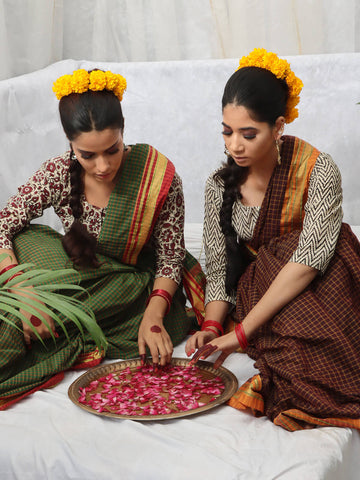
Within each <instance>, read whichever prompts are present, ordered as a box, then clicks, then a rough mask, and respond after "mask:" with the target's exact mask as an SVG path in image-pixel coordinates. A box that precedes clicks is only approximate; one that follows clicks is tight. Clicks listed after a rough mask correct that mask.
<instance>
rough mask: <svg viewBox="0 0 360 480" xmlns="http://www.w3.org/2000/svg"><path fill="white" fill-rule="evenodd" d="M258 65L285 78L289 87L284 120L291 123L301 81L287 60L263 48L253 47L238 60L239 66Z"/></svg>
mask: <svg viewBox="0 0 360 480" xmlns="http://www.w3.org/2000/svg"><path fill="white" fill-rule="evenodd" d="M244 67H259V68H264V69H265V70H269V71H270V72H271V73H273V74H274V75H275V76H276V78H279V79H282V80H285V82H286V84H287V86H288V88H289V97H288V100H287V104H286V113H285V122H286V123H291V122H292V121H293V120H295V118H297V117H298V115H299V113H298V109H297V108H295V106H296V105H297V104H298V103H299V101H300V97H299V95H300V92H301V89H302V87H303V82H302V81H301V80H300V78H298V77H297V76H296V75H295V74H294V72H293V71H292V70H291V67H290V64H289V62H288V61H287V60H284V59H282V58H279V57H278V56H277V55H276V53H273V52H268V51H267V50H266V49H265V48H255V49H254V50H253V51H252V52H251V53H249V55H247V56H244V57H242V58H241V59H240V61H239V67H238V68H237V70H239V69H240V68H244Z"/></svg>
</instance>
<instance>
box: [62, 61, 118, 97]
mask: <svg viewBox="0 0 360 480" xmlns="http://www.w3.org/2000/svg"><path fill="white" fill-rule="evenodd" d="M125 89H126V80H125V78H124V77H123V76H122V75H119V74H117V73H112V72H110V71H106V72H103V71H102V70H92V71H91V72H90V73H89V72H87V71H86V70H84V69H83V68H80V69H78V70H75V71H74V72H73V73H72V75H62V76H61V77H59V78H58V79H57V80H56V81H55V82H54V84H53V91H54V92H55V95H56V98H57V99H58V100H60V99H61V98H62V97H65V96H67V95H70V94H71V93H84V92H87V91H88V90H92V91H102V90H109V91H110V92H113V93H114V95H116V96H117V97H118V99H119V100H120V101H121V100H122V97H123V93H124V91H125Z"/></svg>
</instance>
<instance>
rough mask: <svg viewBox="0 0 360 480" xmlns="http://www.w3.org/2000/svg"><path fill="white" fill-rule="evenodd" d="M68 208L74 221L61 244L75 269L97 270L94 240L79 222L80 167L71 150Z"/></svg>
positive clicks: (82, 190) (81, 180)
mask: <svg viewBox="0 0 360 480" xmlns="http://www.w3.org/2000/svg"><path fill="white" fill-rule="evenodd" d="M69 172H70V184H71V190H70V201H69V204H70V208H71V210H72V214H73V216H74V221H73V223H72V225H71V228H70V230H69V231H68V232H67V233H66V234H65V235H64V236H63V237H62V239H61V242H62V245H63V247H64V250H65V252H66V253H67V254H68V255H69V257H70V258H71V260H72V261H73V263H74V266H75V267H79V268H84V267H93V268H97V267H99V266H100V263H99V261H98V259H97V257H96V254H95V248H96V238H95V237H94V236H93V235H91V234H90V233H89V232H88V230H87V228H86V227H85V225H83V224H82V223H81V221H80V219H81V216H82V214H83V206H82V203H81V198H82V195H83V193H84V182H83V179H82V167H81V165H80V163H79V162H78V161H77V160H76V157H75V155H74V152H73V149H72V148H71V150H70V167H69Z"/></svg>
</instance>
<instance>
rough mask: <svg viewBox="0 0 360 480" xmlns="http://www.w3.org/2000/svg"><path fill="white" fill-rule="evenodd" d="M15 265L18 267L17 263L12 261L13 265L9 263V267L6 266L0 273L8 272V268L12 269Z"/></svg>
mask: <svg viewBox="0 0 360 480" xmlns="http://www.w3.org/2000/svg"><path fill="white" fill-rule="evenodd" d="M14 267H17V265H16V263H12V264H11V265H8V266H7V267H4V268H3V269H2V270H1V272H0V275H2V274H3V273H5V272H7V271H8V270H10V269H11V268H14Z"/></svg>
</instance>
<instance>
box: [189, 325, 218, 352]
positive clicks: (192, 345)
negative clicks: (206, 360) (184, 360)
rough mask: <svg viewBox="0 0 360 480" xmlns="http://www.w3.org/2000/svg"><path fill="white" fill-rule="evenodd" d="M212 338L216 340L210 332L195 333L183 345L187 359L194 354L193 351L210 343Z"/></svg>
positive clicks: (213, 333) (215, 336)
mask: <svg viewBox="0 0 360 480" xmlns="http://www.w3.org/2000/svg"><path fill="white" fill-rule="evenodd" d="M214 338H217V335H216V334H215V332H212V331H210V330H203V331H201V332H195V333H194V334H193V335H192V336H191V337H190V338H189V340H188V341H187V342H186V345H185V353H186V355H187V356H188V357H190V355H192V354H193V353H195V350H197V349H198V348H201V347H202V346H203V345H205V344H206V343H208V342H211V340H213V339H214Z"/></svg>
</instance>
